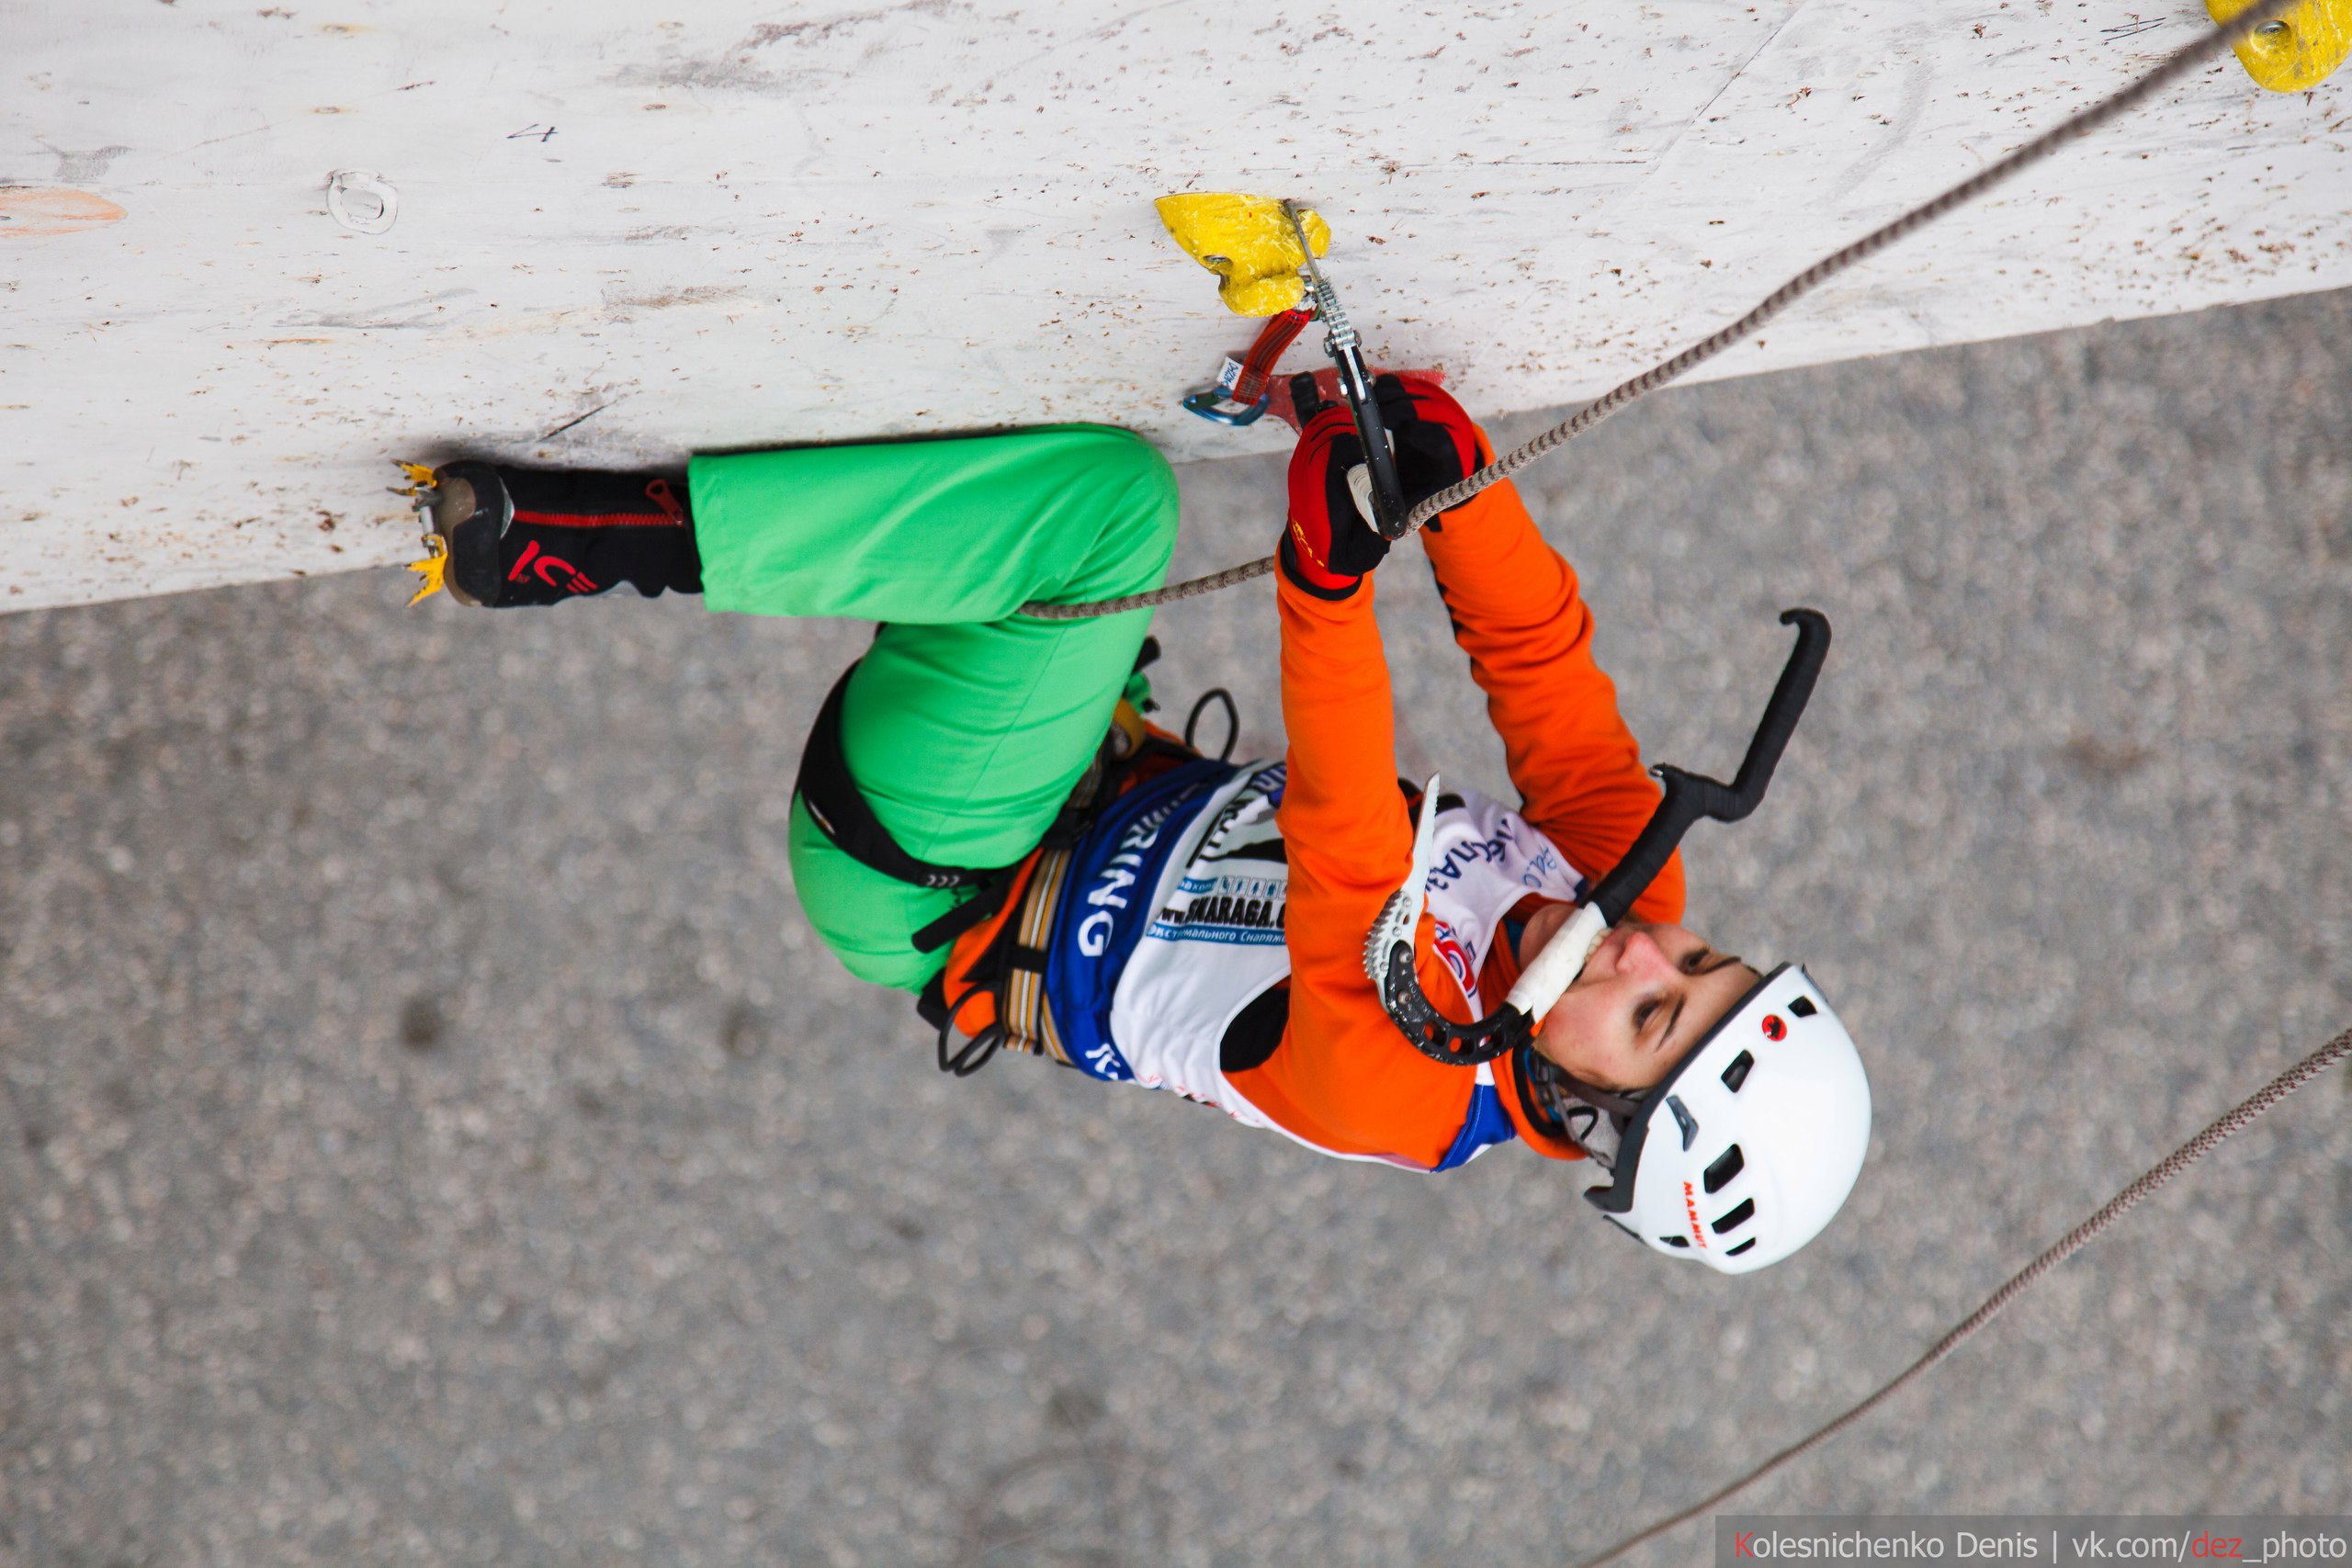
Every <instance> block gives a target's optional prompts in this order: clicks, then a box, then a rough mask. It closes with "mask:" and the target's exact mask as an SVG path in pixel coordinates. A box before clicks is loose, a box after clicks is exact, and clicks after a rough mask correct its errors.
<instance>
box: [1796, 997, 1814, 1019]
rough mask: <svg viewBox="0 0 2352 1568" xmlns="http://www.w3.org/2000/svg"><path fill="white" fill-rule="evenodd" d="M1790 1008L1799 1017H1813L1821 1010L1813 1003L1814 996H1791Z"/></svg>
mask: <svg viewBox="0 0 2352 1568" xmlns="http://www.w3.org/2000/svg"><path fill="white" fill-rule="evenodd" d="M1789 1010H1790V1011H1791V1012H1792V1013H1794V1014H1796V1015H1797V1016H1798V1017H1799V1018H1811V1017H1812V1016H1813V1015H1814V1014H1815V1013H1816V1012H1819V1011H1820V1009H1819V1008H1816V1007H1815V1006H1814V1005H1813V998H1811V997H1791V998H1789Z"/></svg>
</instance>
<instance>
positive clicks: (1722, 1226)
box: [1713, 1198, 1756, 1235]
mask: <svg viewBox="0 0 2352 1568" xmlns="http://www.w3.org/2000/svg"><path fill="white" fill-rule="evenodd" d="M1755 1217H1756V1200H1755V1199H1753V1198H1742V1199H1741V1200H1740V1201H1738V1202H1736V1203H1734V1204H1733V1205H1732V1206H1731V1212H1730V1213H1727V1214H1725V1215H1724V1217H1723V1218H1722V1219H1720V1220H1717V1221H1716V1222H1715V1223H1714V1225H1713V1230H1714V1233H1715V1234H1716V1235H1723V1234H1724V1232H1725V1231H1736V1230H1737V1229H1738V1228H1739V1227H1740V1226H1742V1225H1744V1224H1747V1222H1748V1221H1750V1220H1752V1219H1754V1218H1755Z"/></svg>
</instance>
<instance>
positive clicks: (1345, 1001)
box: [1233, 573, 1475, 1166]
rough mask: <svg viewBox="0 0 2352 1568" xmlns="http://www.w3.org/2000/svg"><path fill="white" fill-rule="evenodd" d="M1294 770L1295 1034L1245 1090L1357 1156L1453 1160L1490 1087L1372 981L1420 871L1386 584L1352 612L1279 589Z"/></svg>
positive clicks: (1439, 967)
mask: <svg viewBox="0 0 2352 1568" xmlns="http://www.w3.org/2000/svg"><path fill="white" fill-rule="evenodd" d="M1275 581H1276V588H1275V601H1276V604H1277V606H1278V609H1279V613H1280V615H1281V621H1282V694H1283V727H1284V728H1285V729H1286V730H1287V731H1288V733H1289V738H1290V750H1289V759H1288V760H1289V769H1288V774H1287V777H1286V779H1285V781H1284V783H1283V803H1282V807H1281V811H1280V813H1279V820H1280V822H1281V824H1282V829H1283V843H1284V845H1285V846H1286V852H1287V853H1288V855H1289V857H1290V893H1289V898H1288V907H1287V909H1286V911H1285V913H1284V916H1283V939H1284V941H1285V942H1286V943H1287V944H1288V946H1289V949H1290V959H1291V985H1290V1026H1289V1029H1288V1030H1287V1031H1286V1032H1285V1033H1284V1035H1283V1043H1282V1044H1281V1046H1280V1047H1278V1048H1277V1049H1276V1050H1275V1052H1274V1054H1273V1055H1272V1056H1270V1057H1268V1058H1267V1060H1266V1061H1265V1063H1264V1064H1263V1065H1262V1066H1258V1067H1253V1068H1250V1069H1249V1070H1248V1071H1246V1072H1240V1073H1237V1074H1235V1075H1234V1077H1233V1083H1234V1087H1235V1088H1237V1089H1240V1091H1241V1092H1242V1093H1243V1094H1244V1095H1246V1096H1248V1097H1249V1100H1250V1103H1251V1104H1252V1105H1255V1106H1256V1107H1257V1108H1258V1109H1259V1110H1261V1111H1264V1112H1265V1113H1266V1114H1267V1115H1268V1116H1270V1117H1272V1119H1273V1120H1274V1121H1275V1122H1278V1123H1280V1124H1281V1125H1282V1126H1283V1127H1286V1128H1288V1129H1289V1130H1290V1131H1292V1132H1293V1133H1295V1134H1298V1135H1299V1136H1301V1137H1304V1138H1306V1139H1307V1140H1308V1141H1310V1142H1312V1143H1315V1144H1318V1145H1322V1146H1323V1147H1325V1148H1330V1149H1336V1150H1339V1151H1340V1152H1342V1153H1346V1154H1370V1155H1400V1156H1404V1157H1405V1158H1407V1159H1409V1160H1413V1161H1415V1162H1417V1163H1419V1164H1422V1165H1426V1166H1435V1165H1436V1164H1437V1163H1438V1162H1439V1161H1440V1160H1442V1159H1443V1158H1444V1157H1445V1153H1446V1151H1447V1150H1448V1149H1449V1148H1450V1147H1452V1146H1453V1140H1454V1138H1455V1136H1456V1135H1457V1134H1459V1133H1460V1131H1461V1128H1462V1123H1463V1120H1464V1117H1465V1116H1466V1115H1467V1114H1468V1111H1469V1104H1470V1096H1471V1091H1472V1089H1473V1088H1474V1087H1475V1078H1474V1076H1473V1075H1472V1074H1471V1073H1469V1072H1467V1071H1465V1070H1464V1069H1463V1068H1461V1067H1453V1066H1446V1065H1445V1064H1444V1063H1442V1062H1436V1061H1432V1060H1430V1058H1429V1057H1427V1056H1424V1055H1421V1054H1420V1053H1419V1052H1418V1051H1416V1050H1414V1049H1413V1048H1412V1046H1411V1045H1410V1044H1408V1043H1407V1042H1406V1040H1405V1037H1404V1036H1403V1035H1402V1034H1401V1033H1399V1032H1397V1026H1396V1024H1394V1023H1393V1022H1391V1021H1389V1018H1388V1015H1387V1013H1386V1012H1385V1011H1384V1010H1382V1008H1381V1005H1380V997H1379V994H1378V993H1377V992H1376V991H1375V990H1374V988H1373V984H1372V982H1371V980H1370V979H1368V978H1367V977H1366V976H1365V975H1364V972H1363V941H1364V936H1365V934H1366V933H1367V932H1369V931H1371V930H1372V923H1373V921H1374V919H1375V918H1376V917H1377V916H1378V915H1379V913H1380V907H1381V905H1382V904H1383V903H1385V902H1386V900H1387V897H1388V895H1389V894H1391V893H1393V892H1395V891H1396V889H1397V885H1398V884H1400V883H1402V882H1403V881H1404V880H1405V876H1406V874H1407V873H1408V870H1409V869H1410V868H1411V865H1412V859H1413V829H1412V823H1411V820H1410V818H1408V816H1407V814H1406V809H1405V797H1404V796H1403V795H1402V794H1400V793H1399V792H1398V790H1397V772H1396V768H1397V762H1396V756H1397V740H1396V716H1395V714H1394V712H1393V711H1392V707H1391V703H1390V697H1389V690H1388V661H1387V660H1386V659H1385V657H1384V656H1383V654H1382V652H1381V648H1380V627H1379V626H1378V624H1377V623H1376V622H1375V621H1374V619H1373V613H1372V604H1373V586H1372V579H1370V578H1366V579H1364V581H1363V583H1362V585H1361V586H1359V587H1358V588H1357V590H1356V591H1355V592H1353V593H1352V594H1351V595H1349V596H1348V597H1347V598H1345V599H1340V600H1326V599H1318V598H1317V597H1315V596H1314V595H1312V594H1309V593H1307V592H1305V591H1303V590H1301V589H1300V588H1298V587H1297V586H1296V585H1295V584H1294V583H1293V582H1292V581H1290V579H1289V578H1288V577H1287V576H1284V575H1283V574H1281V573H1277V574H1276V577H1275ZM1414 950H1415V956H1416V957H1417V959H1418V960H1419V965H1420V970H1421V985H1422V988H1423V989H1424V990H1426V991H1427V992H1428V993H1429V994H1430V997H1432V998H1439V999H1440V1005H1441V1006H1445V1005H1447V1004H1449V1003H1451V1004H1452V1007H1451V1008H1450V1009H1449V1011H1454V1012H1457V1014H1458V1010H1459V1007H1460V997H1459V993H1458V991H1457V990H1456V988H1455V987H1454V985H1453V980H1452V977H1451V976H1449V975H1448V974H1447V972H1446V969H1445V965H1444V962H1443V960H1442V959H1440V958H1438V957H1437V956H1436V954H1435V953H1434V951H1433V949H1432V948H1431V945H1430V921H1429V919H1428V917H1427V916H1424V917H1423V918H1422V921H1421V929H1420V933H1419V939H1418V940H1417V941H1416V942H1415V943H1414Z"/></svg>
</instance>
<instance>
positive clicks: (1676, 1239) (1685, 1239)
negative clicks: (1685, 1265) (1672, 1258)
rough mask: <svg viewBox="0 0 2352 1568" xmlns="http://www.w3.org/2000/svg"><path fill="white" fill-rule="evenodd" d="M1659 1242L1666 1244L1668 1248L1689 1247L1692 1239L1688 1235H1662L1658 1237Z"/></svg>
mask: <svg viewBox="0 0 2352 1568" xmlns="http://www.w3.org/2000/svg"><path fill="white" fill-rule="evenodd" d="M1658 1240H1660V1241H1662V1242H1664V1243H1666V1245H1667V1246H1668V1247H1689V1246H1690V1245H1691V1238H1690V1237H1689V1236H1687V1235H1662V1236H1660V1237H1658Z"/></svg>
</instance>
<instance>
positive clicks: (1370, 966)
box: [1363, 610, 1829, 1067]
mask: <svg viewBox="0 0 2352 1568" xmlns="http://www.w3.org/2000/svg"><path fill="white" fill-rule="evenodd" d="M1781 625H1782V626H1795V627H1796V628H1797V645H1796V647H1795V648H1794V649H1792V650H1791V651H1790V653H1789V661H1788V663H1787V664H1786V665H1785V666H1783V667H1782V668H1781V679H1780V682H1779V684H1777V685H1775V686H1774V687H1773V688H1772V700H1771V701H1770V702H1769V703H1767V704H1765V705H1764V716H1763V718H1762V719H1761V720H1760V721H1759V722H1758V724H1757V726H1756V738H1755V739H1753V740H1750V741H1749V742H1748V743H1747V758H1746V759H1745V760H1744V761H1741V763H1740V764H1739V773H1738V775H1737V776H1736V777H1735V778H1734V779H1733V780H1732V782H1731V783H1729V784H1724V783H1723V782H1722V781H1721V780H1719V779H1711V778H1704V777H1702V776H1701V775H1699V774H1697V773H1686V772H1684V771H1683V770H1682V769H1680V768H1677V767H1673V766H1670V765H1663V764H1662V765H1660V766H1658V767H1656V768H1652V769H1651V770H1650V772H1651V773H1652V774H1653V775H1654V776H1655V777H1657V779H1659V780H1660V781H1662V782H1663V783H1664V784H1665V786H1666V795H1665V797H1664V798H1663V799H1661V800H1660V801H1659V802H1658V803H1657V810H1655V811H1653V812H1651V813H1650V819H1649V821H1648V822H1647V823H1646V824H1645V826H1644V827H1643V829H1642V831H1641V834H1640V836H1639V837H1637V838H1635V839H1634V844H1633V848H1631V849H1629V850H1627V851H1626V852H1625V857H1624V858H1623V860H1621V861H1619V862H1618V863H1617V865H1616V869H1614V870H1612V871H1611V872H1610V874H1608V875H1607V876H1604V877H1602V878H1601V879H1600V886H1597V887H1595V888H1594V889H1593V890H1592V896H1591V897H1589V898H1587V899H1586V900H1585V902H1584V906H1583V907H1582V908H1579V909H1578V910H1577V912H1576V914H1575V915H1574V916H1573V917H1571V918H1570V919H1569V920H1568V923H1567V924H1566V925H1565V926H1563V927H1561V928H1560V931H1559V934H1558V935H1556V936H1555V937H1554V938H1553V939H1552V940H1551V942H1549V943H1548V944H1547V945H1546V946H1545V947H1544V951H1543V952H1541V953H1537V954H1536V955H1535V960H1534V962H1533V963H1532V964H1529V965H1528V966H1527V968H1526V969H1525V970H1524V971H1523V972H1522V973H1521V975H1520V976H1519V983H1518V984H1517V985H1515V986H1513V987H1511V988H1510V996H1508V997H1506V998H1504V999H1503V1005H1502V1006H1501V1007H1500V1008H1498V1009H1497V1010H1495V1011H1493V1012H1491V1013H1488V1014H1487V1016H1486V1017H1484V1018H1482V1019H1480V1020H1478V1021H1476V1023H1455V1022H1454V1021H1452V1020H1451V1019H1448V1018H1447V1017H1446V1016H1445V1015H1444V1014H1442V1013H1441V1012H1439V1011H1438V1010H1437V1007H1436V1005H1435V1004H1434V1003H1432V1002H1431V1001H1430V998H1429V997H1428V995H1427V994H1426V993H1425V992H1423V991H1422V989H1421V983H1420V980H1419V977H1418V976H1416V975H1415V973H1414V968H1413V932H1414V928H1415V927H1417V926H1418V925H1419V923H1420V919H1421V906H1422V903H1423V901H1424V897H1425V893H1424V890H1425V889H1426V887H1427V886H1428V883H1429V875H1430V852H1431V848H1432V846H1433V845H1434V843H1435V842H1436V836H1435V829H1436V822H1437V816H1438V811H1437V798H1438V794H1437V791H1438V781H1437V780H1436V779H1435V778H1434V777H1432V778H1431V779H1430V782H1429V787H1428V788H1427V789H1426V790H1424V791H1423V792H1422V794H1421V819H1420V823H1419V827H1418V828H1417V829H1415V831H1414V834H1413V869H1412V872H1411V874H1409V875H1408V877H1407V878H1406V881H1405V885H1404V886H1402V887H1399V888H1398V889H1397V891H1396V892H1394V893H1392V894H1390V895H1389V897H1388V902H1387V903H1386V904H1385V905H1383V906H1382V907H1381V910H1380V918H1379V919H1377V920H1375V921H1374V922H1373V927H1372V931H1371V933H1370V934H1369V935H1367V936H1366V937H1365V938H1364V944H1363V967H1364V973H1365V974H1366V975H1368V976H1371V978H1372V983H1373V984H1374V986H1375V987H1378V988H1379V991H1380V1005H1381V1006H1382V1007H1384V1008H1385V1009H1386V1010H1387V1011H1388V1016H1389V1017H1390V1018H1392V1019H1394V1020H1396V1021H1397V1028H1399V1029H1401V1030H1403V1031H1404V1032H1405V1038H1406V1039H1408V1040H1409V1041H1411V1042H1412V1043H1413V1045H1414V1047H1415V1048H1416V1049H1417V1050H1419V1051H1420V1052H1421V1053H1422V1054H1423V1055H1429V1056H1433V1057H1435V1058H1436V1059H1437V1060H1439V1061H1441V1062H1450V1063H1453V1065H1455V1066H1464V1067H1467V1066H1476V1065H1478V1064H1479V1063H1481V1062H1491V1061H1493V1060H1494V1059H1495V1058H1496V1057H1498V1056H1500V1055H1505V1054H1506V1053H1508V1052H1510V1051H1512V1050H1515V1049H1517V1048H1518V1047H1519V1046H1521V1045H1525V1044H1528V1043H1532V1041H1533V1040H1534V1038H1535V1030H1536V1026H1537V1025H1538V1024H1540V1023H1542V1022H1543V1021H1544V1014H1545V1013H1547V1012H1549V1011H1551V1010H1552V1005H1553V1004H1554V1003H1555V1002H1556V1001H1558V1000H1559V999H1560V998H1561V996H1562V994H1563V993H1565V992H1566V990H1567V988H1568V987H1570V986H1571V985H1573V984H1575V982H1576V978H1577V976H1578V975H1581V974H1582V973H1584V966H1585V961H1586V960H1587V959H1589V958H1590V957H1591V956H1592V952H1593V949H1594V948H1596V947H1598V946H1600V939H1601V938H1602V937H1603V936H1606V935H1607V934H1608V932H1609V928H1610V927H1611V926H1613V925H1615V924H1616V923H1617V922H1618V921H1619V920H1621V919H1624V918H1625V911H1626V910H1628V909H1630V908H1633V904H1634V899H1636V898H1638V897H1641V896H1642V890H1643V889H1644V888H1646V887H1647V886H1649V885H1650V883H1651V882H1652V881H1653V880H1654V879H1656V877H1657V874H1658V873H1659V872H1661V871H1663V870H1665V869H1666V863H1667V860H1668V857H1670V856H1671V855H1672V854H1673V853H1674V851H1675V846H1676V845H1678V844H1679V843H1681V841H1682V835H1683V834H1684V833H1686V832H1688V831H1690V829H1691V825H1692V824H1693V823H1696V822H1697V821H1699V820H1700V819H1701V818H1713V819H1714V820H1716V821H1718V822H1736V821H1738V820H1739V819H1740V818H1743V817H1746V816H1747V814H1748V813H1749V812H1751V811H1753V810H1755V809H1756V807H1757V805H1758V802H1760V801H1761V800H1763V798H1764V789H1765V786H1766V785H1767V784H1770V783H1771V782H1772V770H1773V768H1774V767H1775V766H1777V765H1778V764H1779V762H1780V761H1781V751H1782V750H1784V749H1786V747H1787V746H1788V743H1789V737H1790V736H1791V735H1792V734H1794V733H1795V732H1796V728H1797V720H1798V718H1800V717H1801V716H1803V715H1804V705H1805V704H1806V702H1807V701H1809V700H1810V699H1811V698H1812V696H1813V683H1814V682H1815V680H1816V679H1817V678H1818V677H1819V676H1820V674H1821V664H1822V660H1825V659H1826V658H1827V657H1828V655H1829V621H1828V618H1827V617H1826V616H1825V615H1822V613H1821V612H1820V611H1818V610H1783V611H1781Z"/></svg>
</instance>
